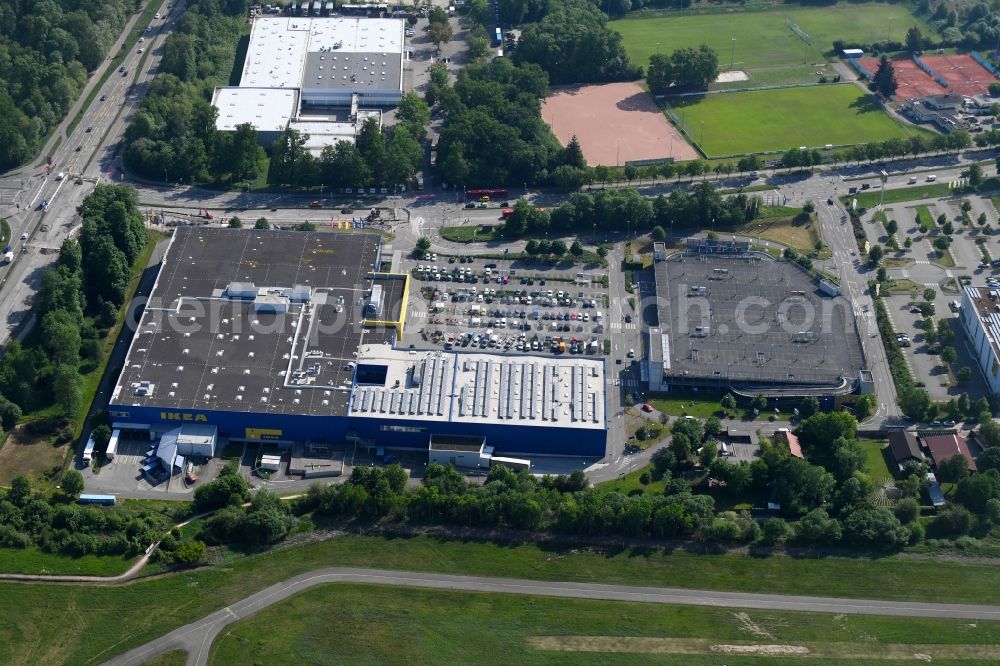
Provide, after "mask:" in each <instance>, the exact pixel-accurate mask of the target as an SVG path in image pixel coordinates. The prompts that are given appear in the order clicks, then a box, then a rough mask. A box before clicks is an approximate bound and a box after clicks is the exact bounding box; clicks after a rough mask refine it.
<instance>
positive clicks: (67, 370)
mask: <svg viewBox="0 0 1000 666" xmlns="http://www.w3.org/2000/svg"><path fill="white" fill-rule="evenodd" d="M52 397H53V398H54V399H55V404H56V406H58V407H59V411H60V412H61V413H62V415H63V416H64V417H66V418H75V417H76V415H77V413H79V411H80V407H81V406H82V404H83V380H82V378H81V377H80V373H79V372H77V370H76V368H75V367H73V366H69V365H60V366H59V367H57V368H56V370H55V373H54V374H53V377H52Z"/></svg>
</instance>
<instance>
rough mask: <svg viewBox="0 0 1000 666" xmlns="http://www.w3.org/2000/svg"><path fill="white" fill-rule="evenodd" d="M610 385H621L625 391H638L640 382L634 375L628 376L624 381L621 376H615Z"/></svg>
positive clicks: (640, 386)
mask: <svg viewBox="0 0 1000 666" xmlns="http://www.w3.org/2000/svg"><path fill="white" fill-rule="evenodd" d="M612 386H621V387H622V388H624V389H625V390H626V391H638V390H639V389H641V388H642V383H641V382H640V381H639V380H638V379H637V378H635V377H628V378H626V379H625V381H622V379H621V377H615V379H614V381H613V382H612Z"/></svg>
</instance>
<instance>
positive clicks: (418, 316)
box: [410, 310, 427, 319]
mask: <svg viewBox="0 0 1000 666" xmlns="http://www.w3.org/2000/svg"><path fill="white" fill-rule="evenodd" d="M410 316H411V317H413V318H415V319H421V318H423V317H426V316H427V311H426V310H413V311H412V312H410Z"/></svg>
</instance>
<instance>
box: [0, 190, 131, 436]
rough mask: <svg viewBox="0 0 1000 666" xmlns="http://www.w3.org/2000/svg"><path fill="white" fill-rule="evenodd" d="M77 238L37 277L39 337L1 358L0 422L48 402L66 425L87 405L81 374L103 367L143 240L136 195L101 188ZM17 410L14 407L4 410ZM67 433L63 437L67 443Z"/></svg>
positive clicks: (83, 211)
mask: <svg viewBox="0 0 1000 666" xmlns="http://www.w3.org/2000/svg"><path fill="white" fill-rule="evenodd" d="M77 211H78V213H79V214H80V216H81V217H82V219H83V226H82V229H81V232H80V240H79V242H77V241H76V240H73V239H66V240H65V241H63V244H62V246H61V247H60V250H59V257H58V259H57V260H56V263H55V265H54V266H53V267H52V268H50V269H48V270H47V271H46V272H45V273H44V274H43V276H42V284H41V287H40V289H39V292H38V300H37V305H36V307H35V316H36V317H37V322H38V324H37V326H38V327H39V334H38V335H37V336H32V337H30V338H29V341H28V342H26V343H20V342H16V341H15V342H11V343H10V344H9V345H8V347H7V350H6V352H5V354H4V356H3V359H2V360H0V396H2V397H0V420H2V422H3V425H4V427H5V428H10V427H13V423H14V422H16V421H17V418H13V416H14V415H15V414H16V416H17V417H18V418H19V417H20V411H21V410H24V411H34V410H36V409H39V408H42V407H45V406H47V405H50V404H55V405H56V406H57V407H58V408H59V413H60V414H61V415H62V417H63V418H64V419H66V420H69V419H73V418H75V417H76V415H77V414H78V413H79V411H80V409H81V407H82V406H83V404H82V402H83V399H84V395H83V385H82V380H81V376H80V373H81V372H87V371H89V370H92V369H93V368H94V367H96V366H97V365H98V364H99V363H100V358H101V355H102V353H103V341H104V338H105V337H106V334H107V331H108V329H110V328H111V327H112V326H114V324H115V321H116V320H117V317H118V310H119V308H121V307H122V305H123V304H124V300H125V294H126V290H127V288H128V282H129V277H130V272H131V266H132V264H133V263H134V262H135V261H136V259H138V257H139V255H140V254H141V253H142V250H143V248H144V246H145V242H146V229H145V225H144V224H143V220H142V215H141V213H140V212H139V209H138V197H137V195H136V192H135V190H134V189H133V188H131V187H129V186H118V185H107V184H101V185H98V186H97V187H95V188H94V190H93V192H91V193H90V194H89V195H87V197H86V198H85V199H84V200H83V203H82V204H81V205H80V207H79V208H78V209H77ZM9 404H13V405H15V406H16V409H14V408H13V407H9V406H8V405H9ZM71 434H72V428H69V429H68V431H64V432H62V433H61V436H63V437H69V436H71Z"/></svg>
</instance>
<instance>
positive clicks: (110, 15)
mask: <svg viewBox="0 0 1000 666" xmlns="http://www.w3.org/2000/svg"><path fill="white" fill-rule="evenodd" d="M138 6H139V3H138V2H137V1H136V0H51V1H49V2H43V3H26V2H5V3H2V4H0V169H2V170H6V169H9V168H11V167H14V166H17V165H18V164H21V163H22V162H25V161H26V160H28V159H30V158H31V157H33V156H34V155H35V154H36V153H37V152H38V151H39V150H40V149H41V147H42V141H43V140H44V139H45V138H46V137H47V136H48V134H49V133H50V132H51V131H52V129H53V128H54V127H55V126H56V125H58V124H59V123H60V122H61V121H62V119H63V118H64V117H65V115H66V112H67V111H68V110H69V108H70V106H72V104H73V102H74V101H75V100H76V99H77V97H79V95H80V91H81V90H83V86H84V85H85V84H86V83H87V74H88V73H89V72H92V71H93V70H94V69H96V68H97V66H98V65H100V64H101V61H103V60H104V57H105V56H106V55H107V53H108V51H109V49H110V48H111V46H112V44H113V43H114V41H115V39H116V38H117V37H118V34H119V33H120V32H121V30H122V28H124V27H125V23H126V21H127V20H128V18H129V16H130V15H131V14H132V13H133V12H134V11H136V9H138Z"/></svg>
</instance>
